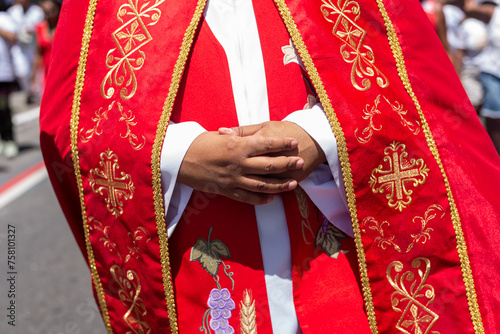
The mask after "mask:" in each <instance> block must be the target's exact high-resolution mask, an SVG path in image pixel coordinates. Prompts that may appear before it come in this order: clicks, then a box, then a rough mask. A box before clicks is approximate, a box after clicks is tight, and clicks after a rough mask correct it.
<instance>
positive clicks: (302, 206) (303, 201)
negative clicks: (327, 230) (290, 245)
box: [294, 187, 314, 245]
mask: <svg viewBox="0 0 500 334" xmlns="http://www.w3.org/2000/svg"><path fill="white" fill-rule="evenodd" d="M294 193H295V197H296V198H297V204H298V206H299V211H300V215H301V216H302V218H303V219H302V238H303V239H304V242H305V243H306V244H308V245H309V244H311V243H312V241H309V240H308V237H307V236H308V235H311V237H312V239H314V232H313V230H312V227H311V223H310V222H309V204H308V203H307V195H306V192H305V191H304V190H303V189H302V188H301V187H297V188H295V190H294Z"/></svg>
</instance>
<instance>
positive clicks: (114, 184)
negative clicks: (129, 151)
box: [89, 149, 135, 217]
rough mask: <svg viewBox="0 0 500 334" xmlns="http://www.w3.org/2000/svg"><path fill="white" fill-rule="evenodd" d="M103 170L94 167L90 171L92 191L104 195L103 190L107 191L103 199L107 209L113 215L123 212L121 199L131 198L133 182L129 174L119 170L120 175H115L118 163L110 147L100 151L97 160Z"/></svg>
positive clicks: (116, 215)
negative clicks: (99, 158)
mask: <svg viewBox="0 0 500 334" xmlns="http://www.w3.org/2000/svg"><path fill="white" fill-rule="evenodd" d="M99 165H100V166H101V167H104V170H99V168H95V169H93V170H91V171H90V176H89V182H90V185H91V187H92V191H94V192H95V193H99V194H100V195H104V193H103V191H104V190H105V191H106V193H107V197H106V198H105V199H104V200H105V202H106V203H107V208H108V211H109V212H111V214H112V215H113V216H115V217H118V216H119V215H121V214H122V213H123V202H122V199H123V200H128V199H132V196H133V194H134V189H135V188H134V184H133V183H132V179H131V177H130V175H129V174H125V173H124V172H120V177H117V176H116V173H117V171H116V170H117V169H119V168H120V166H119V165H118V157H117V156H116V154H113V152H112V151H111V150H110V149H107V150H106V151H105V152H103V153H101V162H99Z"/></svg>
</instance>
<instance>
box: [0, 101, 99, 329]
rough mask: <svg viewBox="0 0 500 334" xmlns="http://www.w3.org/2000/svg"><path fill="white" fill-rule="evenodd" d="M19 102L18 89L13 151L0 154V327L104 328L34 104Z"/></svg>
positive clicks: (14, 106)
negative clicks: (43, 148) (46, 160)
mask: <svg viewBox="0 0 500 334" xmlns="http://www.w3.org/2000/svg"><path fill="white" fill-rule="evenodd" d="M24 101H25V98H24V95H22V94H20V93H18V94H16V95H15V96H13V99H12V105H13V109H14V114H15V116H14V121H15V124H16V125H15V133H16V141H17V142H18V144H19V146H20V153H19V156H17V157H15V158H13V159H10V160H8V159H6V158H5V157H3V156H0V273H1V276H0V333H2V334H3V333H5V334H10V333H19V334H32V333H33V334H79V333H82V334H94V333H95V334H101V333H106V330H105V328H104V325H103V322H102V319H101V316H100V314H99V311H98V308H97V305H96V303H95V301H94V298H93V295H92V288H91V280H90V272H89V269H88V267H87V265H86V263H85V260H84V257H83V255H82V253H81V252H80V250H79V248H78V247H77V244H76V242H75V240H74V238H73V235H72V233H71V231H70V229H69V227H68V225H67V223H66V220H65V218H64V216H63V214H62V211H61V209H60V207H59V204H58V203H57V199H56V197H55V195H54V192H53V190H52V187H51V185H50V182H49V180H48V177H47V174H46V171H45V168H44V166H43V165H42V163H41V161H42V156H41V153H40V146H39V142H38V108H37V106H36V105H26V104H25V103H24ZM14 325H15V326H14Z"/></svg>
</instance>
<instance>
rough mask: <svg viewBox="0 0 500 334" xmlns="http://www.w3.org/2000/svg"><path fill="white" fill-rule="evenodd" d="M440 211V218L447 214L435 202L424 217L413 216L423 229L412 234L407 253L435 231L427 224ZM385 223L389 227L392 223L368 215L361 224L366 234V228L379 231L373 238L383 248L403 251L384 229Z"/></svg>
mask: <svg viewBox="0 0 500 334" xmlns="http://www.w3.org/2000/svg"><path fill="white" fill-rule="evenodd" d="M439 213H441V215H440V218H443V217H444V215H445V212H444V210H443V208H442V207H441V206H440V205H438V204H433V205H431V206H429V207H428V208H427V210H426V211H425V214H424V217H420V216H415V217H413V220H412V222H413V223H414V224H416V223H417V222H418V223H420V226H421V230H420V231H419V232H418V233H412V234H410V235H411V238H412V241H411V243H410V244H409V245H408V247H406V253H409V252H410V251H411V250H412V249H413V247H414V246H415V245H416V244H418V243H419V242H420V243H422V244H425V243H426V242H427V241H428V240H429V239H430V238H431V235H430V233H431V232H432V231H433V229H432V228H431V227H428V226H427V224H428V223H429V222H430V221H431V220H433V219H434V218H436V217H437V216H438V214H439ZM384 225H386V227H387V228H389V227H390V224H389V222H387V221H383V222H382V223H379V222H378V221H377V220H376V219H375V218H373V217H367V218H365V219H363V221H362V223H361V225H360V226H361V232H363V233H364V234H366V233H367V230H366V228H368V229H369V230H372V231H376V232H377V233H378V236H377V237H376V238H375V239H374V240H373V242H374V243H377V246H378V247H380V248H382V249H383V250H386V249H387V246H390V247H394V249H395V250H396V251H397V252H399V253H402V250H401V247H399V246H398V244H397V243H396V242H395V241H394V239H395V236H394V235H393V236H389V235H386V231H384Z"/></svg>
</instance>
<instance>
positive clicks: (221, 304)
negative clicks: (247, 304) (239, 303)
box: [207, 288, 236, 334]
mask: <svg viewBox="0 0 500 334" xmlns="http://www.w3.org/2000/svg"><path fill="white" fill-rule="evenodd" d="M207 305H208V307H210V316H211V319H210V329H211V330H213V331H214V332H215V333H216V334H233V333H234V328H233V327H231V326H230V325H229V318H231V311H233V310H234V309H235V307H236V305H235V304H234V301H233V300H232V299H231V293H230V292H229V290H228V289H226V288H224V289H212V291H211V292H210V297H208V302H207Z"/></svg>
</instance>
